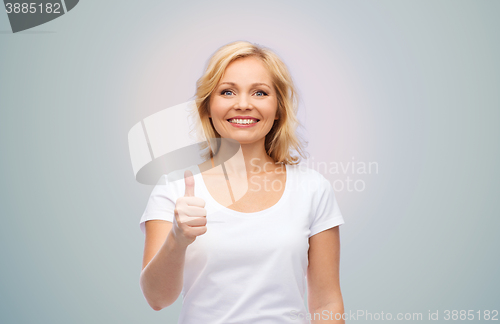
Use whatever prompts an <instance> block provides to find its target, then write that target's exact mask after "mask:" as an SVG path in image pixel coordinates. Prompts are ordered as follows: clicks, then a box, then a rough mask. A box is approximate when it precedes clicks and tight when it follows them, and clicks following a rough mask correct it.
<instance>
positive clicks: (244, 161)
mask: <svg viewBox="0 0 500 324" xmlns="http://www.w3.org/2000/svg"><path fill="white" fill-rule="evenodd" d="M264 141H265V138H263V139H262V140H260V141H258V142H254V143H250V144H239V145H238V143H237V142H236V144H235V143H234V142H231V141H225V140H224V139H222V141H221V147H220V149H219V151H218V152H217V154H216V155H215V156H214V163H215V165H219V164H221V162H224V167H225V169H226V172H228V173H230V174H237V175H241V174H258V173H262V172H272V171H273V170H274V169H275V168H276V167H275V164H276V163H275V162H274V161H273V159H272V158H271V157H270V156H269V155H267V153H266V150H265V147H264ZM238 146H239V150H238V151H237V153H236V154H234V151H235V150H236V149H238Z"/></svg>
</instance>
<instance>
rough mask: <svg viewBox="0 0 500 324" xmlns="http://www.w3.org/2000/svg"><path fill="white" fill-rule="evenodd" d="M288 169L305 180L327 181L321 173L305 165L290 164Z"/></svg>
mask: <svg viewBox="0 0 500 324" xmlns="http://www.w3.org/2000/svg"><path fill="white" fill-rule="evenodd" d="M288 168H289V169H290V170H292V172H293V173H295V174H296V175H297V176H299V177H301V178H304V179H306V180H315V181H318V180H323V179H326V178H325V177H324V176H323V174H321V173H320V172H318V171H316V170H314V169H311V168H309V167H308V166H306V165H304V164H290V165H288Z"/></svg>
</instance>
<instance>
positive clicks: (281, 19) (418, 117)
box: [0, 0, 500, 324]
mask: <svg viewBox="0 0 500 324" xmlns="http://www.w3.org/2000/svg"><path fill="white" fill-rule="evenodd" d="M499 14H500V2H499V1H396V0H394V1H289V0H288V1H230V2H227V1H159V0H158V1H128V0H127V1H125V0H122V1H116V0H115V1H90V0H87V1H80V3H79V4H78V5H77V6H76V7H75V8H74V9H73V10H72V11H71V12H69V13H68V14H66V15H64V16H62V17H60V18H58V19H56V20H53V21H51V22H49V23H47V24H44V25H41V26H38V27H35V28H33V29H30V30H27V31H25V32H20V33H18V34H12V32H11V31H10V25H9V22H8V18H7V14H6V13H5V12H3V11H2V12H0V49H1V60H0V149H1V153H0V154H1V160H0V179H1V180H0V215H1V217H2V224H1V226H0V240H1V241H0V249H1V257H2V267H1V269H0V291H1V301H0V322H2V323H52V324H55V323H64V324H66V323H175V322H176V320H177V317H178V314H179V311H180V307H181V300H180V299H179V300H178V301H177V302H176V303H175V304H174V305H172V306H171V307H168V308H166V309H163V310H162V311H160V312H155V311H153V310H152V309H151V308H150V307H149V306H148V304H147V302H146V300H145V299H144V297H143V295H142V292H141V290H140V287H139V275H140V271H141V265H142V253H143V244H144V235H143V234H142V233H141V232H140V230H139V219H140V216H141V215H142V212H143V211H144V209H145V206H146V203H147V199H148V197H149V194H150V193H151V190H152V188H153V187H152V186H145V185H141V184H139V183H137V182H136V181H135V180H134V176H133V173H132V167H131V163H130V156H129V151H128V143H127V134H128V131H129V130H130V128H131V127H132V126H133V125H134V124H135V123H137V122H139V121H140V120H141V119H143V118H145V117H147V116H149V115H151V114H153V113H155V112H157V111H159V110H162V109H165V108H167V107H170V106H173V105H176V104H179V103H182V102H185V101H188V100H190V99H191V97H192V96H193V95H194V90H195V83H196V80H197V79H198V78H199V77H200V76H201V73H202V71H203V67H204V66H205V63H206V61H207V59H208V58H209V56H210V55H211V54H212V53H213V52H214V51H215V50H216V49H217V48H218V47H220V46H222V45H224V44H226V43H229V42H231V41H235V40H248V41H251V42H255V43H258V44H262V45H265V46H268V47H270V48H271V49H273V50H275V51H276V52H277V53H278V55H280V56H281V57H282V58H283V60H284V61H285V63H286V64H287V65H288V66H289V68H290V70H291V73H292V75H293V77H294V80H295V82H296V85H297V87H298V89H299V94H300V95H301V106H300V120H301V121H302V123H303V125H304V130H303V131H302V133H303V134H304V136H305V137H306V139H307V140H308V141H309V146H308V147H307V151H308V152H309V154H310V156H311V157H312V158H314V161H315V163H316V162H320V161H323V162H327V163H330V162H332V161H337V162H338V163H340V162H342V163H347V162H350V161H364V162H366V163H367V162H370V161H376V162H377V163H378V165H379V172H378V173H376V174H367V175H359V174H350V173H347V174H325V176H326V177H327V178H328V179H329V180H331V181H332V182H333V181H335V180H337V179H344V178H346V177H347V176H350V177H351V179H362V180H363V181H364V182H365V184H366V189H365V190H364V191H362V192H356V191H354V192H348V191H346V190H342V191H337V194H336V196H337V199H338V201H339V205H340V208H341V211H342V213H343V215H344V218H345V221H346V224H344V225H342V227H341V236H342V258H341V286H342V292H343V296H344V303H345V309H346V311H349V310H351V311H357V310H366V311H368V312H372V313H380V312H381V311H383V312H384V313H387V312H392V313H393V314H394V316H395V314H396V313H398V312H402V313H405V312H412V313H413V312H421V313H423V314H424V319H425V318H426V317H427V314H428V311H429V310H431V311H432V312H435V311H436V310H438V311H439V312H440V316H442V312H444V310H446V309H450V310H451V309H456V310H469V309H471V310H475V311H477V310H484V309H489V310H493V309H497V310H498V309H500V305H499V304H500V303H499V301H500V284H499V283H500V282H499V279H498V273H499V270H500V264H499V260H500V258H498V249H499V243H500V238H499V236H498V234H497V232H498V228H499V225H500V221H499V216H500V213H499V212H500V206H499V199H498V194H499V191H498V180H499V170H498V166H499V163H500V161H499V159H500V154H499V148H500V145H499V138H500V134H499V133H500V132H499V127H498V123H499V121H500V109H499V108H500V91H499V88H500V87H499V86H500V62H499V59H498V58H499V57H500V37H499V30H500V20H499V19H498V16H499ZM311 160H312V159H311ZM357 322H365V321H364V320H361V319H360V320H358V321H357ZM423 322H426V321H425V320H424V321H423Z"/></svg>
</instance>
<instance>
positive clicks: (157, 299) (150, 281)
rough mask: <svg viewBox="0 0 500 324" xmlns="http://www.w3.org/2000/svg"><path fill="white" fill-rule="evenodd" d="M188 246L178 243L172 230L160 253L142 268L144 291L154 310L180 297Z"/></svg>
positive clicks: (141, 283)
mask: <svg viewBox="0 0 500 324" xmlns="http://www.w3.org/2000/svg"><path fill="white" fill-rule="evenodd" d="M186 248H187V247H185V246H179V245H178V244H177V243H176V241H175V239H174V237H173V234H172V231H170V232H169V234H168V236H167V238H166V239H165V242H164V243H163V245H162V246H161V248H160V250H159V251H158V253H156V255H155V256H154V257H153V259H151V261H150V262H149V263H148V265H147V266H146V267H145V268H144V269H143V270H142V272H141V277H140V286H141V289H142V293H143V294H144V297H145V298H146V300H147V302H148V304H149V305H150V306H151V307H152V308H153V309H154V310H157V311H159V310H161V309H163V308H165V307H167V306H170V305H171V304H173V303H174V302H175V301H176V300H177V298H178V297H179V294H180V293H181V291H182V285H183V271H184V260H185V256H186Z"/></svg>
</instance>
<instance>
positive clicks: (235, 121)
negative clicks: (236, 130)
mask: <svg viewBox="0 0 500 324" xmlns="http://www.w3.org/2000/svg"><path fill="white" fill-rule="evenodd" d="M229 122H230V123H233V124H255V123H256V122H257V120H255V119H230V120H229Z"/></svg>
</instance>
